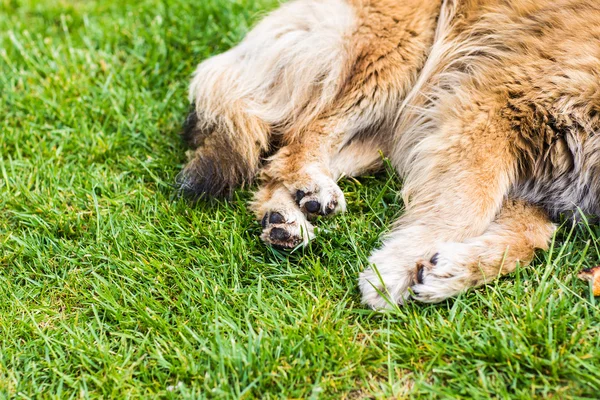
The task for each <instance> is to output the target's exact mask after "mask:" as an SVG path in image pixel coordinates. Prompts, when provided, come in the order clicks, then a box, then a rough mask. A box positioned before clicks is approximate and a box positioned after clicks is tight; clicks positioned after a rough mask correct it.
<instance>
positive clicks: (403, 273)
mask: <svg viewBox="0 0 600 400" xmlns="http://www.w3.org/2000/svg"><path fill="white" fill-rule="evenodd" d="M388 261H389V260H388ZM415 272H416V270H415V268H414V267H412V268H403V267H401V265H386V264H385V263H383V264H382V263H379V265H377V264H376V265H375V266H374V267H373V268H367V269H366V270H364V271H363V272H361V274H360V276H359V279H358V285H359V287H360V292H361V294H362V303H363V304H366V305H368V306H369V307H371V308H372V309H374V310H381V309H393V308H395V307H396V306H398V305H403V304H404V303H405V302H406V301H407V300H408V299H409V298H410V293H409V291H408V288H409V286H410V285H411V284H412V283H413V282H414V281H415Z"/></svg>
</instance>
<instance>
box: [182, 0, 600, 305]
mask: <svg viewBox="0 0 600 400" xmlns="http://www.w3.org/2000/svg"><path fill="white" fill-rule="evenodd" d="M599 83H600V3H597V2H596V1H594V0H558V1H551V0H444V1H439V0H436V1H433V0H404V1H399V0H362V1H361V0H296V1H292V2H290V3H287V4H285V5H283V6H282V7H281V8H280V9H279V10H277V11H275V12H274V13H272V14H271V15H270V16H268V17H266V18H265V19H264V20H263V21H262V22H261V23H260V24H259V25H258V26H257V27H256V28H255V29H254V30H253V31H252V32H251V33H250V34H249V35H248V36H247V37H246V39H245V40H244V41H243V42H242V43H241V44H240V45H239V46H237V47H235V48H233V49H231V50H230V51H228V52H226V53H224V54H222V55H219V56H217V57H214V58H212V59H209V60H207V61H205V62H204V63H202V64H200V66H199V67H198V70H197V72H196V74H195V77H194V80H193V82H192V86H191V90H190V99H191V101H192V103H193V109H192V112H191V113H190V116H189V117H188V120H187V123H186V129H185V133H184V137H185V138H186V139H187V140H188V142H189V143H190V144H191V145H192V147H194V148H195V150H194V152H193V153H192V154H191V157H190V162H189V164H188V165H187V166H186V168H185V169H184V170H183V171H182V173H181V175H180V177H179V182H180V185H181V189H182V191H183V192H184V193H185V194H187V195H190V196H192V197H195V198H196V197H201V196H205V195H207V196H208V195H221V194H226V193H228V192H230V191H231V190H232V189H233V188H235V187H236V186H238V185H240V184H243V183H245V182H249V181H251V180H252V179H253V178H254V177H255V176H260V178H261V182H262V183H263V184H262V186H261V187H260V189H259V190H258V192H257V193H256V195H255V199H254V201H253V202H252V208H253V209H254V211H255V212H256V215H257V217H258V218H259V219H260V220H261V221H262V224H263V228H264V231H263V234H262V238H263V240H264V241H265V242H267V243H269V244H272V245H275V246H280V247H294V246H296V245H298V244H300V243H306V242H307V241H308V240H310V239H312V237H313V236H314V231H313V226H312V224H311V220H312V219H313V217H315V216H317V215H328V214H333V213H336V212H340V211H343V210H344V209H345V200H344V196H343V193H342V192H341V191H340V189H339V187H338V186H337V184H336V181H337V180H338V179H339V178H341V177H343V176H357V175H360V174H362V173H365V172H367V171H372V170H374V169H377V168H379V167H380V166H381V157H380V152H383V154H385V155H386V156H388V157H389V158H390V159H391V160H392V162H393V164H394V165H395V166H396V168H397V169H398V171H399V173H400V174H401V175H402V176H403V177H404V179H405V185H404V190H403V198H404V201H405V204H406V213H405V214H404V215H403V216H402V217H401V218H400V220H399V221H398V222H397V224H396V225H395V227H394V229H393V231H392V232H391V233H390V234H389V235H388V236H387V237H386V238H385V241H384V244H383V246H382V247H381V248H380V249H379V250H376V251H375V252H374V253H373V255H372V256H371V258H370V261H371V262H372V264H373V268H370V269H367V270H366V271H364V272H363V273H362V274H361V276H360V279H359V285H360V288H361V291H362V295H363V301H364V302H365V303H366V304H368V305H370V306H372V307H374V308H383V307H388V306H390V304H393V303H397V304H402V303H403V302H404V301H405V300H406V299H408V298H409V297H412V298H414V299H417V300H420V301H425V302H438V301H441V300H443V299H445V298H448V297H450V296H453V295H455V294H457V293H460V292H461V291H464V290H466V289H467V288H469V287H472V286H476V285H480V284H483V283H485V282H488V281H489V280H491V279H494V278H496V277H497V276H498V275H499V274H504V273H508V272H511V271H512V270H514V268H515V267H516V266H517V264H518V263H521V264H524V263H528V262H530V261H531V259H532V258H533V255H534V251H535V249H537V248H542V249H544V248H546V247H547V245H548V243H549V240H550V239H551V237H552V234H553V232H554V229H555V227H554V224H553V223H552V222H551V218H553V217H556V216H558V215H559V214H562V213H574V212H576V211H577V210H578V209H580V210H582V211H583V212H585V213H588V214H593V215H600V137H599V136H598V134H597V133H598V131H599V128H600V85H599ZM273 150H276V151H274V152H273ZM269 153H271V154H269ZM265 158H266V161H265V162H263V159H265ZM380 278H381V279H380Z"/></svg>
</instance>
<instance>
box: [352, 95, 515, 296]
mask: <svg viewBox="0 0 600 400" xmlns="http://www.w3.org/2000/svg"><path fill="white" fill-rule="evenodd" d="M488 97H489V96H488ZM490 103H492V105H490V106H488V105H485V103H484V102H475V100H474V101H473V103H470V102H465V103H464V104H465V106H464V109H462V110H461V112H460V113H456V114H455V115H454V117H453V118H448V119H447V120H445V121H442V123H440V125H439V127H438V128H437V131H436V132H434V133H432V134H430V135H429V136H426V137H425V138H423V139H422V140H421V141H420V142H419V143H418V144H417V145H416V147H415V148H414V149H413V151H412V154H411V155H410V157H412V159H413V161H412V162H411V166H410V170H409V171H407V172H408V173H407V177H406V180H405V188H404V193H403V194H404V197H405V201H406V213H405V215H404V216H402V218H401V219H400V220H399V221H398V224H397V225H396V226H397V228H396V229H395V230H394V231H393V232H392V233H391V234H390V235H389V236H388V238H387V239H386V240H385V241H384V244H383V246H382V248H381V249H379V250H377V251H375V252H374V253H373V255H372V256H371V258H370V261H371V263H373V264H374V267H373V268H372V269H371V268H370V269H367V270H366V271H364V272H363V273H362V274H361V276H360V279H359V285H360V288H361V291H362V295H363V301H364V302H365V303H366V304H368V305H370V306H372V307H373V308H385V307H389V306H390V302H391V303H392V304H393V303H397V304H402V303H403V301H404V300H406V299H407V298H409V296H410V294H409V290H408V289H409V287H411V286H413V285H414V284H415V283H416V282H417V272H418V269H417V260H419V259H429V258H431V257H432V256H433V255H434V254H435V253H436V252H437V251H438V248H439V246H440V245H441V244H442V243H445V242H462V241H464V240H466V239H468V238H471V237H477V236H480V235H482V234H483V233H484V232H485V230H486V229H487V228H488V226H489V225H490V223H492V221H493V220H494V219H495V218H496V215H498V212H499V211H500V209H501V207H502V204H503V201H504V198H505V196H506V195H507V194H508V193H509V191H510V189H511V187H512V184H513V182H515V180H516V175H517V171H518V163H517V160H518V155H517V153H516V151H515V149H514V148H513V147H512V146H511V143H513V140H514V139H513V138H512V137H511V135H516V134H517V133H516V132H514V131H513V130H512V129H511V126H510V123H509V121H505V120H504V119H502V118H501V117H499V116H498V113H497V112H496V110H495V109H494V107H493V102H490ZM450 116H451V115H450Z"/></svg>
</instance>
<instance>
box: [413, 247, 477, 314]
mask: <svg viewBox="0 0 600 400" xmlns="http://www.w3.org/2000/svg"><path fill="white" fill-rule="evenodd" d="M442 247H443V250H442V251H440V252H439V253H436V254H435V255H434V256H433V257H432V258H431V259H430V260H419V261H417V283H416V284H415V285H413V286H412V287H411V291H412V292H413V293H412V298H413V299H415V300H418V301H421V302H423V303H439V302H441V301H444V300H446V299H448V298H450V297H453V296H456V295H458V294H459V293H461V292H464V291H465V290H467V289H468V288H470V287H472V286H476V285H478V284H480V279H479V276H478V274H476V273H474V272H472V270H471V269H470V268H469V267H468V265H469V264H470V262H469V260H468V259H467V257H466V256H465V255H464V254H462V253H464V252H463V251H462V250H463V249H461V245H459V244H454V245H450V244H447V245H445V246H442Z"/></svg>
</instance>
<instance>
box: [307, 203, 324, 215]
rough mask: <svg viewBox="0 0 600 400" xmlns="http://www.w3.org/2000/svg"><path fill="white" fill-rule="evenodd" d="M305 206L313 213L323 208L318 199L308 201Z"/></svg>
mask: <svg viewBox="0 0 600 400" xmlns="http://www.w3.org/2000/svg"><path fill="white" fill-rule="evenodd" d="M304 208H306V211H308V212H309V213H311V214H314V213H316V212H318V211H319V210H320V209H321V204H320V203H319V202H318V201H316V200H311V201H307V202H306V204H304Z"/></svg>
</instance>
